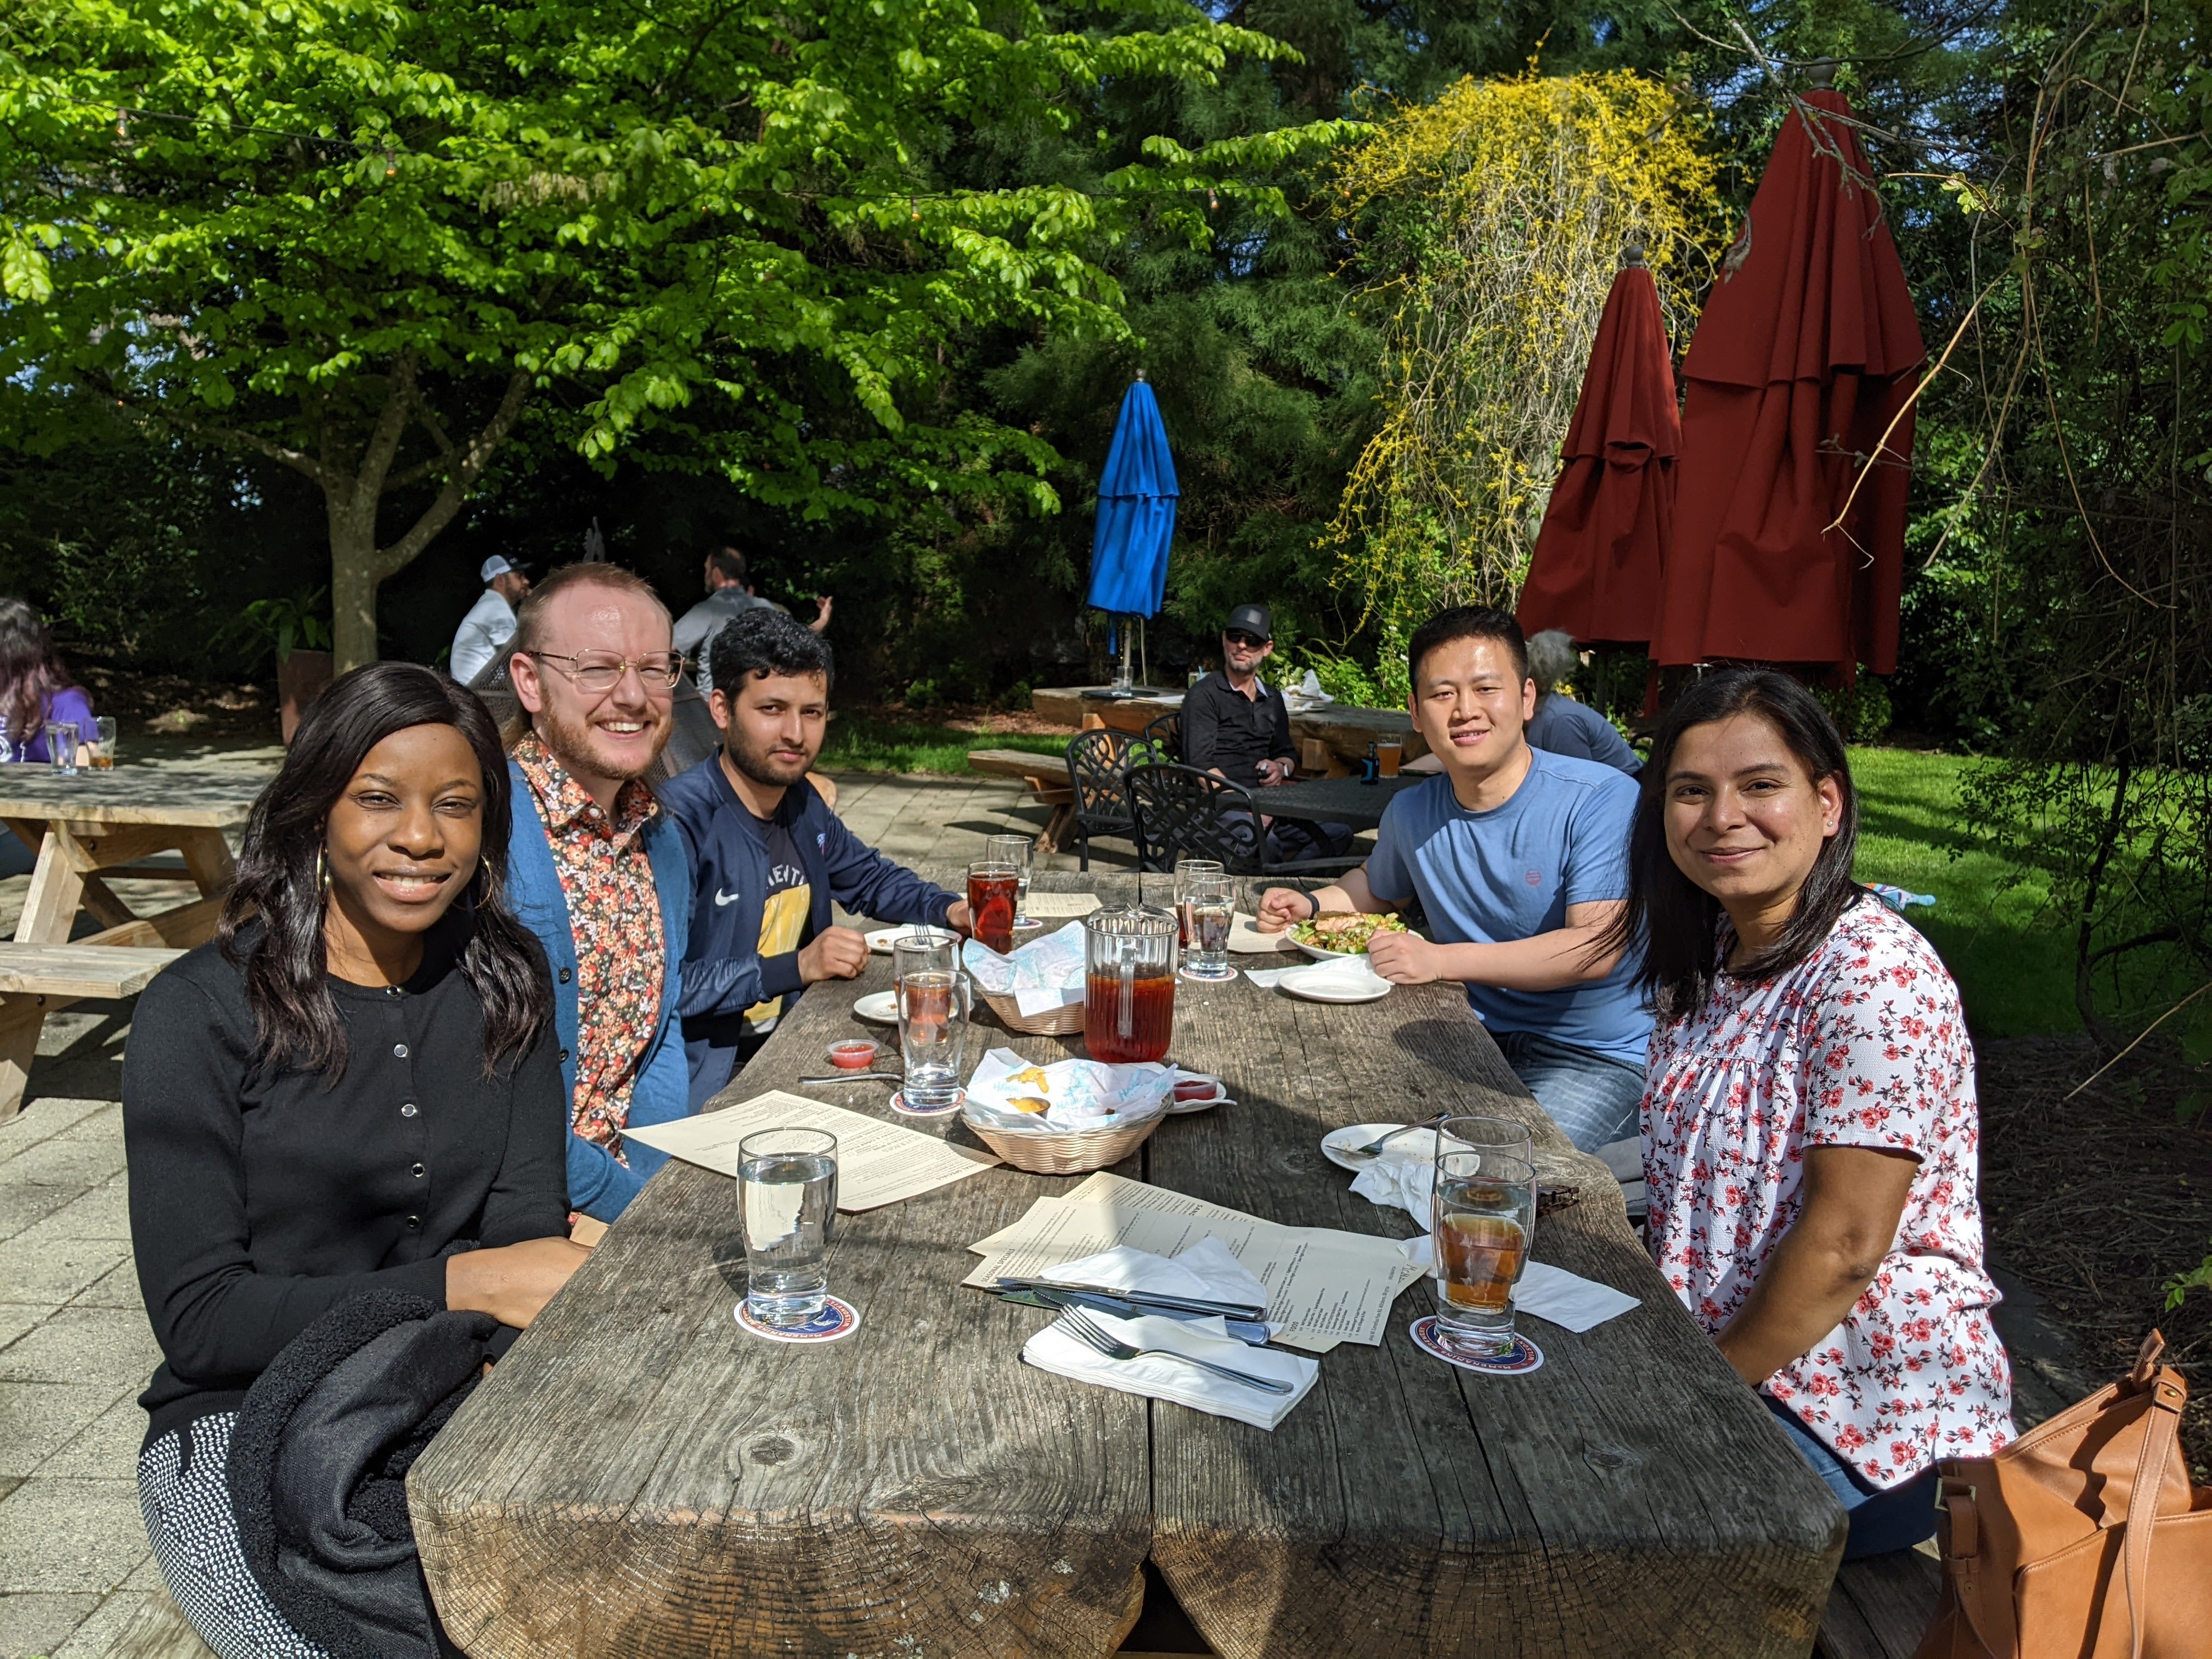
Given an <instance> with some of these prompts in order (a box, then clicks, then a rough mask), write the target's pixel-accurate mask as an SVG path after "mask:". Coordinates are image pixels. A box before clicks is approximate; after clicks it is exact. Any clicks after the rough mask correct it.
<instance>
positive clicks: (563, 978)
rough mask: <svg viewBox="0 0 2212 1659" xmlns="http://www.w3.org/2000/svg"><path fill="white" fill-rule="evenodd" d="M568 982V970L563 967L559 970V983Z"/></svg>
mask: <svg viewBox="0 0 2212 1659" xmlns="http://www.w3.org/2000/svg"><path fill="white" fill-rule="evenodd" d="M561 983H562V984H563V985H566V984H567V983H568V969H566V968H563V969H562V970H561Z"/></svg>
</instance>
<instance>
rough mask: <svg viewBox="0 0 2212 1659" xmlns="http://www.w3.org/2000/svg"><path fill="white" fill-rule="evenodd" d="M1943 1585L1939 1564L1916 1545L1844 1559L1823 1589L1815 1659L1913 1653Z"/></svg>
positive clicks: (1896, 1657) (1878, 1658) (1907, 1658)
mask: <svg viewBox="0 0 2212 1659" xmlns="http://www.w3.org/2000/svg"><path fill="white" fill-rule="evenodd" d="M1942 1588H1943V1564H1942V1562H1940V1561H1938V1560H1937V1559H1936V1558H1935V1557H1934V1556H1932V1555H1923V1554H1922V1553H1920V1552H1919V1551H1918V1550H1899V1551H1897V1552H1896V1553H1894V1554H1891V1555H1870V1556H1869V1557H1867V1558H1866V1559H1864V1560H1863V1561H1846V1562H1844V1565H1842V1566H1840V1567H1838V1569H1837V1570H1836V1585H1835V1588H1834V1589H1832V1590H1830V1591H1829V1592H1828V1610H1827V1612H1826V1613H1825V1614H1824V1615H1822V1617H1821V1620H1820V1640H1819V1641H1818V1642H1817V1643H1816V1644H1814V1649H1813V1652H1814V1659H1912V1655H1913V1652H1914V1650H1916V1649H1917V1648H1918V1647H1919V1645H1920V1638H1922V1637H1923V1636H1924V1635H1925V1634H1927V1632H1928V1626H1929V1625H1931V1624H1932V1623H1934V1622H1935V1619H1936V1600H1937V1598H1938V1596H1939V1595H1941V1594H1942Z"/></svg>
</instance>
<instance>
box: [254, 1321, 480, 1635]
mask: <svg viewBox="0 0 2212 1659" xmlns="http://www.w3.org/2000/svg"><path fill="white" fill-rule="evenodd" d="M498 1329H499V1325H498V1322H496V1321H495V1320H494V1319H493V1318H492V1317H491V1316H489V1315H488V1314H480V1313H453V1312H449V1311H447V1310H444V1309H442V1308H440V1307H438V1306H437V1305H436V1304H434V1303H432V1302H429V1301H428V1300H427V1299H425V1298H424V1297H419V1296H414V1295H410V1294H409V1293H408V1292H406V1291H368V1292H366V1293H364V1294H362V1295H360V1296H356V1297H350V1298H349V1299H348V1300H346V1301H344V1302H342V1303H340V1304H338V1305H337V1307H335V1308H333V1309H331V1310H330V1311H329V1312H328V1313H326V1314H325V1315H324V1316H322V1317H321V1318H319V1319H318V1320H317V1321H316V1322H314V1323H313V1324H312V1325H310V1326H308V1327H307V1329H306V1330H304V1331H302V1332H301V1333H300V1334H299V1335H298V1336H297V1337H295V1338H294V1339H293V1340H292V1341H291V1342H290V1343H289V1345H288V1346H286V1347H285V1348H284V1350H283V1352H281V1353H279V1354H278V1355H277V1356H276V1359H275V1361H274V1362H272V1363H271V1364H270V1366H269V1368H268V1369H267V1370H264V1371H263V1372H262V1373H261V1375H260V1376H258V1377H257V1378H256V1379H255V1380H254V1383H253V1385H252V1388H250V1389H247V1390H246V1401H245V1404H244V1405H243V1406H241V1407H240V1409H239V1414H238V1426H237V1427H236V1429H235V1430H234V1431H233V1432H232V1435H231V1440H230V1469H229V1480H230V1501H231V1508H232V1510H233V1511H234V1514H235V1515H236V1516H237V1518H238V1533H239V1539H240V1543H241V1544H242V1545H243V1546H244V1547H245V1552H246V1565H247V1567H248V1568H249V1569H250V1570H251V1571H252V1574H253V1577H254V1578H255V1580H256V1581H257V1582H258V1583H259V1584H260V1586H261V1588H262V1589H263V1590H264V1592H265V1593H266V1594H267V1595H268V1597H269V1599H270V1602H271V1603H273V1604H274V1605H275V1607H276V1609H277V1611H278V1612H280V1613H283V1615H284V1617H285V1618H286V1619H287V1620H289V1621H290V1622H291V1624H292V1626H293V1627H294V1628H295V1630H297V1631H298V1632H300V1633H301V1635H302V1636H305V1637H308V1638H312V1639H313V1640H314V1641H316V1642H319V1643H320V1644H322V1645H323V1646H324V1647H325V1648H327V1649H329V1650H330V1651H331V1653H333V1654H335V1655H336V1656H337V1659H439V1656H441V1654H450V1653H453V1652H455V1651H457V1650H455V1649H454V1648H453V1647H452V1645H451V1644H449V1643H448V1642H447V1640H446V1638H445V1634H444V1632H443V1631H441V1629H440V1628H439V1626H438V1621H437V1615H436V1613H435V1612H434V1611H433V1610H432V1608H431V1606H430V1596H429V1592H428V1588H427V1587H426V1586H425V1584H424V1583H423V1579H422V1563H421V1560H420V1559H419V1558H418V1557H417V1556H416V1551H415V1530H414V1528H413V1527H412V1526H411V1525H410V1523H409V1521H408V1517H407V1489H406V1480H407V1471H408V1470H409V1469H410V1468H412V1467H413V1466H414V1463H415V1460H416V1458H417V1457H419V1456H421V1455H422V1452H423V1449H425V1448H426V1447H428V1445H429V1443H430V1438H431V1437H432V1436H433V1435H435V1434H436V1433H437V1431H439V1430H440V1429H441V1427H443V1426H444V1425H445V1423H446V1420H447V1419H448V1418H450V1417H451V1416H452V1415H453V1413H454V1412H455V1411H456V1410H457V1409H459V1406H460V1403H461V1401H463V1400H465V1399H466V1398H467V1397H468V1393H469V1390H470V1389H472V1388H474V1387H475V1386H476V1383H477V1379H478V1377H479V1376H481V1375H482V1368H483V1362H484V1360H485V1358H486V1357H487V1355H488V1353H489V1344H490V1340H491V1337H492V1334H493V1333H494V1332H495V1331H496V1330H498Z"/></svg>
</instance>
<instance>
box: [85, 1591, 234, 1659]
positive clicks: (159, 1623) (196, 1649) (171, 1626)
mask: <svg viewBox="0 0 2212 1659" xmlns="http://www.w3.org/2000/svg"><path fill="white" fill-rule="evenodd" d="M107 1659H216V1656H215V1650H213V1649H212V1648H210V1647H209V1646H208V1644H206V1643H204V1642H203V1641H201V1640H200V1633H199V1632H197V1631H196V1630H194V1629H193V1628H192V1627H191V1621H190V1620H187V1619H186V1618H185V1614H184V1610H183V1609H182V1608H180V1607H178V1606H177V1604H176V1603H175V1602H174V1601H171V1600H170V1599H169V1593H168V1591H167V1590H156V1591H155V1593H154V1594H153V1595H149V1596H148V1597H147V1598H146V1605H145V1606H143V1607H140V1608H139V1609H138V1611H137V1613H133V1614H132V1615H131V1622H130V1623H129V1624H127V1625H125V1626H124V1627H123V1633H122V1634H121V1635H120V1636H118V1637H117V1638H115V1645H114V1646H113V1647H112V1648H110V1649H108V1650H107Z"/></svg>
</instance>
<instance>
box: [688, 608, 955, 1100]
mask: <svg viewBox="0 0 2212 1659" xmlns="http://www.w3.org/2000/svg"><path fill="white" fill-rule="evenodd" d="M709 655H710V657H711V659H712V661H711V664H710V666H711V668H712V670H713V673H714V690H712V691H710V692H709V693H708V695H707V707H708V710H709V711H710V712H711V713H712V714H713V715H714V724H715V725H716V726H720V728H721V730H722V747H721V750H720V752H719V753H717V754H714V755H713V756H710V757H708V758H707V759H706V760H703V761H702V762H700V763H699V764H698V765H696V766H695V767H693V768H691V769H690V770H689V771H688V772H685V773H683V774H682V775H679V776H678V777H676V778H674V779H672V780H671V781H669V782H668V783H667V784H665V785H664V786H663V787H661V788H660V790H659V800H660V804H661V805H662V806H663V807H664V808H665V810H666V811H668V813H669V815H670V816H671V817H673V818H674V819H675V820H676V822H677V823H678V826H679V827H680V828H681V829H683V831H684V836H685V839H686V840H687V841H688V842H689V843H690V852H691V872H692V890H691V891H692V897H691V936H690V949H689V951H688V952H687V954H686V955H685V957H684V992H683V1000H682V1002H681V1004H680V1005H679V1012H681V1014H682V1015H683V1018H684V1051H685V1054H687V1056H688V1057H689V1059H690V1066H691V1109H692V1110H693V1111H695V1112H696V1111H697V1110H698V1109H699V1108H700V1106H701V1105H702V1103H705V1102H706V1101H707V1100H708V1098H709V1097H712V1096H713V1095H714V1094H715V1093H717V1092H718V1091H720V1089H721V1088H722V1087H723V1085H726V1084H727V1083H728V1082H729V1080H730V1079H731V1077H732V1075H733V1074H734V1073H735V1072H736V1071H737V1069H738V1067H739V1066H742V1065H744V1062H745V1061H746V1060H748V1059H750V1057H751V1055H752V1054H753V1051H754V1050H755V1049H757V1048H759V1047H760V1045H761V1044H762V1042H764V1041H766V1040H767V1037H768V1034H769V1031H771V1030H774V1029H775V1023H776V1021H777V1020H778V1019H780V1018H782V1016H783V1015H784V1014H785V1013H786V1012H787V1011H788V1010H789V1008H790V1006H791V1003H792V1001H793V1000H794V999H795V998H796V997H797V996H798V995H799V992H800V991H801V990H803V989H804V988H805V987H807V986H809V985H811V984H813V983H814V982H816V981H817V980H824V979H852V978H854V977H855V976H856V975H859V973H860V969H862V968H864V967H866V965H867V960H868V945H867V941H866V939H863V938H862V937H861V936H860V934H859V933H855V932H854V930H853V929H851V928H849V927H831V926H830V925H829V906H830V903H831V902H832V901H833V900H834V901H835V902H837V903H839V904H842V905H843V906H844V907H845V908H846V909H848V910H849V911H852V912H854V913H855V914H856V915H868V916H873V917H875V918H876V920H878V921H887V922H894V923H896V922H928V923H931V924H933V925H934V926H938V927H957V928H960V929H962V930H963V932H964V931H965V930H966V929H967V927H968V925H969V919H968V906H967V904H966V902H964V901H962V900H959V899H957V898H955V897H954V896H953V895H951V893H948V892H946V891H945V890H944V889H943V888H941V887H937V886H934V885H933V884H930V883H928V882H926V881H924V880H923V879H922V878H921V877H920V876H917V875H915V873H914V872H912V871H911V870H907V869H903V868H902V867H901V866H898V865H896V864H894V863H892V862H891V861H890V860H889V859H887V858H885V857H884V855H883V854H880V853H878V852H877V851H876V850H875V849H874V848H872V847H870V846H868V845H866V843H865V842H861V841H860V840H859V839H858V838H856V837H855V836H854V835H853V834H852V832H851V831H849V830H848V829H846V828H845V826H844V824H843V823H842V821H840V820H839V819H838V817H836V814H835V813H833V812H831V811H830V810H829V807H828V806H826V805H823V800H822V797H821V796H819V795H817V794H816V793H814V786H813V785H812V784H811V783H809V782H808V781H807V780H806V774H807V770H808V769H809V768H811V766H812V765H813V764H814V757H816V756H817V754H819V753H820V752H821V750H822V738H823V732H824V731H825V730H826V728H827V726H828V724H829V683H830V680H831V678H832V675H833V667H832V664H831V660H830V656H829V647H828V645H826V644H825V643H823V641H822V640H821V638H820V637H819V636H818V635H814V634H812V633H810V632H809V631H808V630H807V629H805V628H803V627H801V626H800V625H799V623H796V622H794V621H793V619H792V618H791V617H787V616H786V615H785V614H784V613H783V612H782V611H765V610H763V611H744V612H743V613H741V614H739V615H738V616H736V617H732V619H731V620H730V621H729V622H728V623H726V624H725V625H724V626H723V628H722V629H721V630H720V632H719V633H717V634H716V635H714V644H713V646H712V647H711V648H710V651H709Z"/></svg>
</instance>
